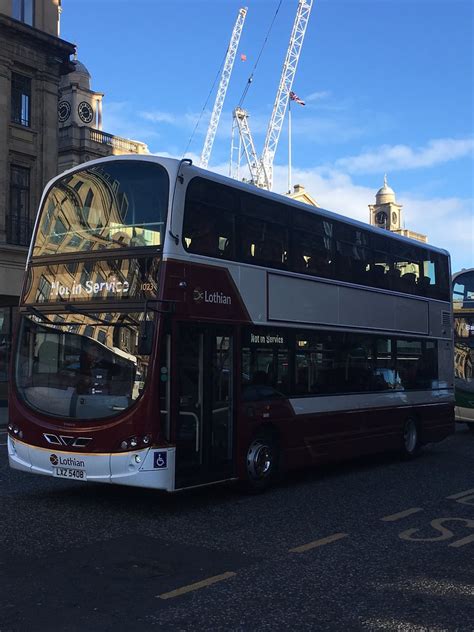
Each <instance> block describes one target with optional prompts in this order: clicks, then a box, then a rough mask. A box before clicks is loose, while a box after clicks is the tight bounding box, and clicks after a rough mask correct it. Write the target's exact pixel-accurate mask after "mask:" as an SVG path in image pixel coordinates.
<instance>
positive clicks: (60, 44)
mask: <svg viewBox="0 0 474 632" xmlns="http://www.w3.org/2000/svg"><path fill="white" fill-rule="evenodd" d="M60 15H61V0H0V407H1V406H2V405H5V403H6V393H7V370H8V360H9V352H10V346H11V338H12V323H13V319H14V316H15V314H16V306H17V305H18V300H19V296H20V292H21V288H22V282H23V273H24V270H25V263H26V256H27V252H28V246H29V243H30V239H31V232H32V229H33V224H34V219H35V216H36V212H37V208H38V204H39V201H40V198H41V193H42V191H43V189H44V186H45V185H46V183H47V182H48V181H49V180H50V179H51V178H53V177H54V176H56V175H57V174H58V173H59V172H61V171H63V170H65V169H68V168H70V167H73V166H75V165H78V164H80V163H82V162H85V161H87V160H93V159H95V158H101V157H103V156H109V155H111V154H114V155H120V154H129V153H136V154H142V153H148V148H147V146H146V145H145V144H144V143H140V142H138V141H131V140H128V139H125V138H120V137H117V136H114V135H112V134H107V133H105V132H104V131H102V97H103V94H102V93H100V92H94V91H93V90H91V87H90V79H91V78H90V74H89V72H88V70H87V69H86V68H85V66H84V65H83V64H82V63H81V62H79V61H78V60H77V58H74V59H71V56H72V55H74V57H75V51H76V47H75V45H73V44H71V43H69V42H66V41H64V40H62V39H60V37H59V21H60ZM0 417H1V415H0Z"/></svg>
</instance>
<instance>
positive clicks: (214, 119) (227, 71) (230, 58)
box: [200, 7, 247, 168]
mask: <svg viewBox="0 0 474 632" xmlns="http://www.w3.org/2000/svg"><path fill="white" fill-rule="evenodd" d="M246 15H247V8H246V7H242V8H241V9H239V13H238V15H237V20H236V22H235V25H234V29H233V31H232V35H231V37H230V42H229V47H228V49H227V54H226V58H225V61H224V68H223V70H222V75H221V80H220V82H219V88H218V90H217V95H216V100H215V102H214V108H213V110H212V115H211V121H210V123H209V127H208V130H207V134H206V140H205V141H204V147H203V150H202V154H201V162H200V166H201V167H204V168H205V167H207V165H208V163H209V157H210V155H211V150H212V145H213V144H214V139H215V137H216V132H217V126H218V125H219V119H220V116H221V112H222V108H223V106H224V100H225V95H226V92H227V87H228V85H229V80H230V75H231V74H232V68H233V66H234V61H235V55H236V53H237V48H238V46H239V41H240V36H241V35H242V29H243V26H244V21H245V16H246Z"/></svg>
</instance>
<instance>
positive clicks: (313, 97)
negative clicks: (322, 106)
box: [305, 90, 331, 103]
mask: <svg viewBox="0 0 474 632" xmlns="http://www.w3.org/2000/svg"><path fill="white" fill-rule="evenodd" d="M330 96H331V93H330V92H329V91H328V90H321V91H320V92H312V93H311V94H308V96H307V97H305V101H307V102H308V103H311V102H312V101H321V100H323V99H327V98H328V97H330Z"/></svg>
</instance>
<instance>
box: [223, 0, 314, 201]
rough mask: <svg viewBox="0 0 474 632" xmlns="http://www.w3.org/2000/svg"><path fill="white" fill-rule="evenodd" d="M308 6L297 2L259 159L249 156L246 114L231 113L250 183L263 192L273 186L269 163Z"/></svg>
mask: <svg viewBox="0 0 474 632" xmlns="http://www.w3.org/2000/svg"><path fill="white" fill-rule="evenodd" d="M312 5H313V0H298V8H297V11H296V16H295V21H294V24H293V29H292V31H291V36H290V43H289V44H288V50H287V52H286V57H285V61H284V63H283V69H282V73H281V77H280V84H279V86H278V91H277V94H276V97H275V103H274V105H273V110H272V115H271V117H270V122H269V124H268V128H267V135H266V137H265V143H264V146H263V151H262V155H261V157H260V159H258V158H257V156H256V154H255V152H254V153H253V155H252V149H251V148H252V147H253V141H252V137H251V134H250V128H249V125H248V121H247V118H248V114H247V112H246V111H245V110H243V109H242V108H240V107H239V108H236V109H235V110H234V121H235V122H236V124H237V127H238V129H239V133H240V137H241V139H242V143H243V145H244V149H245V148H246V147H247V149H246V150H245V152H244V153H245V155H246V158H247V162H248V167H249V170H250V175H251V181H252V183H253V184H256V185H257V186H259V187H261V188H263V189H268V190H271V188H272V185H273V161H274V158H275V153H276V149H277V145H278V141H279V139H280V133H281V128H282V126H283V121H284V119H285V115H286V110H287V108H288V99H289V97H290V92H291V88H292V86H293V80H294V78H295V74H296V68H297V66H298V60H299V58H300V53H301V47H302V45H303V40H304V36H305V33H306V27H307V25H308V20H309V15H310V13H311V8H312ZM249 156H250V158H249Z"/></svg>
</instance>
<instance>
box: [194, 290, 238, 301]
mask: <svg viewBox="0 0 474 632" xmlns="http://www.w3.org/2000/svg"><path fill="white" fill-rule="evenodd" d="M193 300H194V302H195V303H202V302H204V303H214V304H216V303H217V304H219V305H232V299H231V297H230V296H227V295H226V294H223V293H222V292H208V291H207V290H202V289H201V288H200V287H197V288H195V290H194V292H193Z"/></svg>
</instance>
